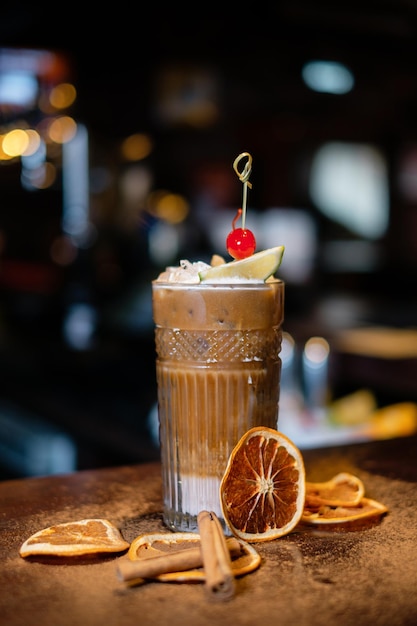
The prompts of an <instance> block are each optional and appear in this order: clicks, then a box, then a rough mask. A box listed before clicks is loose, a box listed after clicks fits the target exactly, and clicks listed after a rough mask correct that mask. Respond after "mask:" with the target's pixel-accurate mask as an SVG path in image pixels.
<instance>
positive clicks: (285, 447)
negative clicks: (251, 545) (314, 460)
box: [220, 426, 305, 542]
mask: <svg viewBox="0 0 417 626" xmlns="http://www.w3.org/2000/svg"><path fill="white" fill-rule="evenodd" d="M304 500H305V469H304V462H303V457H302V455H301V452H300V450H299V449H298V448H297V447H296V446H295V445H294V444H293V442H292V441H291V440H290V439H289V438H288V437H287V436H286V435H283V434H282V433H280V432H278V431H277V430H274V429H272V428H267V427H264V426H261V427H255V428H251V429H250V430H248V431H247V432H246V433H245V434H244V435H243V437H242V438H241V439H240V441H239V442H238V443H237V444H236V446H235V447H234V449H233V450H232V453H231V454H230V457H229V460H228V464H227V467H226V471H225V473H224V475H223V478H222V480H221V483H220V504H221V509H222V513H223V517H224V519H225V521H226V523H227V525H228V526H229V528H230V530H231V531H232V533H233V534H234V535H235V536H236V537H239V538H240V539H244V540H245V541H249V542H256V541H268V540H271V539H276V538H277V537H282V536H283V535H286V534H287V533H289V532H290V531H291V530H292V529H293V528H294V527H295V526H296V525H297V523H298V522H299V520H300V519H301V515H302V513H303V510H304Z"/></svg>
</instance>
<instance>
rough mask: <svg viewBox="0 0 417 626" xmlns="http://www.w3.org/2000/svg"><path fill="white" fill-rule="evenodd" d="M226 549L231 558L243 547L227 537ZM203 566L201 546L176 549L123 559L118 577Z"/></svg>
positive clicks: (127, 578) (128, 578)
mask: <svg viewBox="0 0 417 626" xmlns="http://www.w3.org/2000/svg"><path fill="white" fill-rule="evenodd" d="M226 550H227V552H228V553H229V554H230V556H229V558H231V557H235V556H239V555H240V554H241V551H242V548H241V545H240V543H239V542H238V540H237V539H235V538H233V537H231V538H229V539H227V542H226ZM202 566H203V556H202V550H201V548H200V546H196V547H194V548H185V549H183V550H176V551H174V552H169V553H167V554H163V555H161V556H159V555H158V556H152V557H149V558H147V559H139V560H137V561H121V562H120V563H119V564H118V568H117V575H118V578H119V579H120V580H122V581H124V582H129V581H130V582H131V581H133V580H136V579H140V578H142V579H146V578H156V577H157V576H159V574H166V573H168V572H185V571H187V570H189V569H194V568H198V567H202Z"/></svg>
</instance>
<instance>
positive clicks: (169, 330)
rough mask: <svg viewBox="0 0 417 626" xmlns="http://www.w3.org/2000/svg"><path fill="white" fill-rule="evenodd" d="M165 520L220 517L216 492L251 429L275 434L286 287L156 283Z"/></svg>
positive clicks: (189, 525)
mask: <svg viewBox="0 0 417 626" xmlns="http://www.w3.org/2000/svg"><path fill="white" fill-rule="evenodd" d="M152 294H153V295H152V298H153V316H154V322H155V342H156V354H157V360H156V372H157V389H158V414H159V429H160V446H161V463H162V487H163V517H164V522H165V524H166V525H167V526H168V527H169V528H171V529H172V530H175V531H192V532H197V531H198V524H197V515H198V513H199V512H200V511H202V510H208V511H214V512H215V513H216V515H218V517H219V519H220V520H222V519H223V516H222V513H221V509H220V498H219V486H220V481H221V478H222V476H223V474H224V471H225V469H226V465H227V462H228V459H229V456H230V453H231V452H232V450H233V448H234V446H235V445H236V444H237V442H238V441H239V439H240V438H241V437H242V436H243V435H244V434H245V433H246V432H247V431H248V430H249V429H250V428H252V427H254V426H269V427H270V428H275V429H276V428H277V420H278V401H279V386H280V375H281V360H280V358H279V353H280V350H281V338H282V322H283V317H284V283H283V282H282V281H280V280H272V281H271V280H268V281H267V282H262V283H261V282H259V283H249V282H247V283H245V282H239V283H234V284H224V283H219V284H212V283H198V284H179V283H167V282H165V283H164V282H159V281H158V280H156V281H153V283H152Z"/></svg>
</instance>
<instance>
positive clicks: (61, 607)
mask: <svg viewBox="0 0 417 626" xmlns="http://www.w3.org/2000/svg"><path fill="white" fill-rule="evenodd" d="M303 456H304V459H305V464H306V473H307V479H308V480H312V481H320V480H327V479H329V478H330V477H331V476H333V475H334V474H336V473H337V472H339V471H350V472H353V473H355V474H357V475H358V476H359V477H360V478H361V479H362V480H363V481H364V484H365V489H366V494H365V495H367V496H369V497H371V498H374V499H377V500H379V501H381V502H383V503H384V504H386V505H387V506H388V508H389V513H388V515H387V516H386V517H384V518H383V519H382V521H381V522H380V523H379V524H378V525H374V526H371V527H369V528H366V529H363V530H359V531H348V532H343V533H342V532H334V531H332V532H324V531H321V532H319V531H314V532H310V531H308V532H294V533H292V534H290V535H287V536H286V537H283V538H281V539H278V540H275V541H273V542H268V543H262V544H254V545H255V547H256V549H257V551H258V552H259V553H260V555H261V557H262V563H261V566H260V568H259V569H258V570H256V571H255V572H253V573H251V574H249V575H246V576H244V577H242V578H239V579H238V581H237V593H236V595H235V597H234V598H233V599H232V600H231V601H229V602H225V603H214V604H213V603H209V602H208V599H207V597H206V595H205V593H204V588H203V586H202V585H201V584H199V583H194V584H178V583H159V582H148V583H146V584H144V585H142V586H137V587H130V588H129V587H126V586H125V585H124V584H123V583H122V582H120V581H119V580H118V578H117V576H116V563H117V559H120V558H127V557H126V555H124V556H117V557H115V556H110V557H109V556H108V557H106V558H100V559H96V558H90V559H80V560H78V561H74V563H68V562H65V563H64V562H61V561H59V560H55V561H52V560H49V561H48V560H44V561H42V562H41V561H39V560H38V561H36V560H35V561H28V560H24V559H22V558H21V557H20V556H19V547H20V545H21V544H22V543H23V541H24V540H25V539H27V538H28V537H29V536H30V535H31V534H33V533H34V532H36V531H37V530H40V529H42V528H45V527H47V526H50V525H52V524H57V523H61V522H68V521H75V520H78V519H82V518H86V517H105V518H107V519H109V520H111V521H112V522H114V523H115V524H116V525H117V526H118V527H119V528H120V529H121V531H122V533H123V535H124V537H125V539H127V540H128V541H132V540H133V539H134V538H135V537H136V536H137V535H139V534H141V533H144V532H146V533H148V532H161V531H165V528H164V526H163V524H162V521H161V493H160V466H159V464H158V463H154V464H146V465H138V466H132V467H119V468H112V469H104V470H103V469H100V470H95V471H83V472H77V473H74V474H70V475H65V476H53V477H45V478H30V479H25V480H11V481H5V482H2V483H0V530H1V535H0V537H1V539H0V622H1V624H5V625H6V624H7V625H8V626H30V625H31V624H42V623H43V624H51V625H52V624H53V626H81V625H82V626H93V625H94V626H96V625H99V624H100V625H102V624H105V625H109V626H113V625H117V626H130V625H132V626H133V625H135V626H136V625H137V624H140V625H141V626H142V625H143V626H147V625H151V624H155V625H158V626H160V625H163V624H169V625H170V626H179V625H181V626H184V625H187V626H188V625H193V624H195V625H196V626H197V625H198V626H205V625H210V626H213V624H216V625H217V626H223V625H227V626H229V625H233V626H238V625H240V624H242V625H245V626H255V625H256V626H257V625H259V626H260V625H262V626H264V625H265V624H280V625H282V626H293V625H294V626H304V625H305V626H307V625H308V626H315V625H320V626H321V625H323V626H324V625H326V626H327V625H329V624H337V626H348V625H349V626H351V625H354V626H362V625H363V626H365V625H366V626H369V625H371V624H372V626H383V625H387V626H388V625H389V626H396V625H401V626H405V625H410V626H411V625H415V624H417V437H409V438H401V439H395V440H390V441H379V442H373V443H366V444H357V445H353V446H346V447H338V448H325V449H321V450H306V451H305V452H304V453H303Z"/></svg>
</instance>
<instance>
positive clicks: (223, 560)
mask: <svg viewBox="0 0 417 626" xmlns="http://www.w3.org/2000/svg"><path fill="white" fill-rule="evenodd" d="M197 522H198V529H199V532H200V541H201V553H202V556H203V566H204V571H205V575H206V583H205V584H206V590H207V593H208V595H209V597H210V598H211V599H212V600H220V601H223V600H230V598H232V596H233V595H234V593H235V577H234V574H233V570H232V561H231V558H230V553H229V550H228V548H227V543H226V537H225V535H224V532H223V528H222V526H221V524H220V521H219V519H218V517H217V515H216V514H215V513H214V512H213V511H210V512H209V511H201V512H200V513H199V514H198V517H197Z"/></svg>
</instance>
